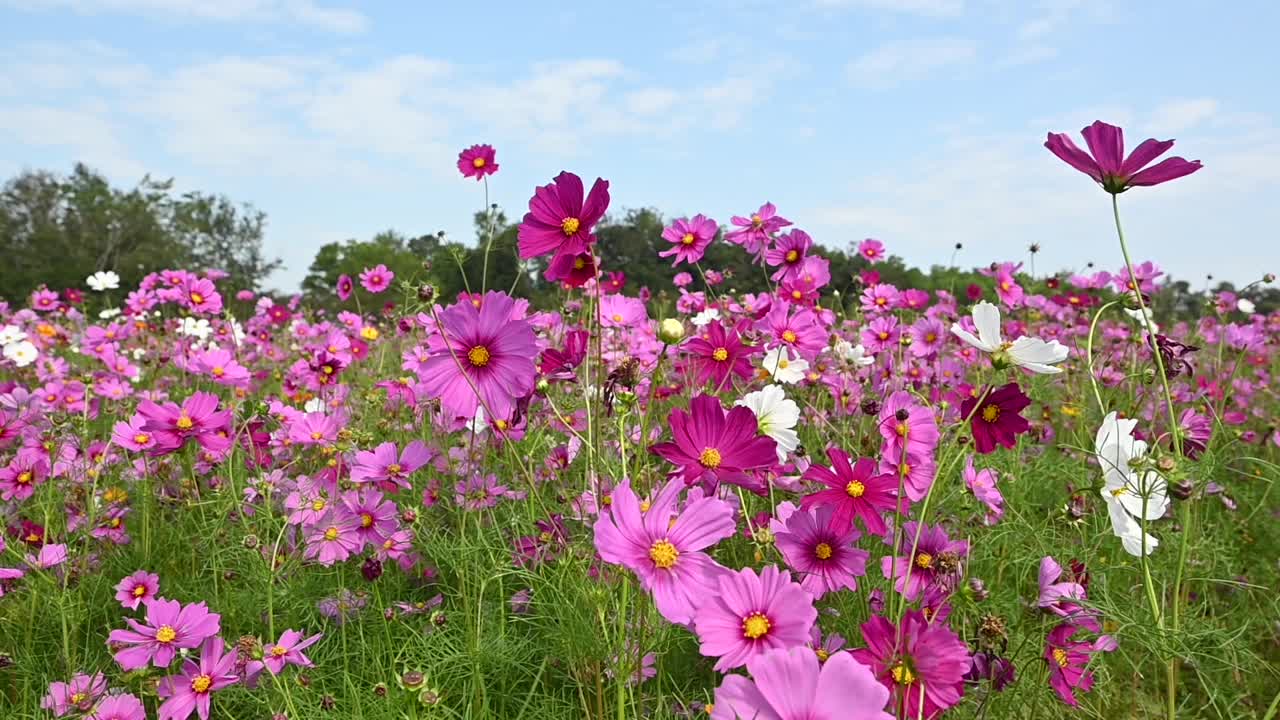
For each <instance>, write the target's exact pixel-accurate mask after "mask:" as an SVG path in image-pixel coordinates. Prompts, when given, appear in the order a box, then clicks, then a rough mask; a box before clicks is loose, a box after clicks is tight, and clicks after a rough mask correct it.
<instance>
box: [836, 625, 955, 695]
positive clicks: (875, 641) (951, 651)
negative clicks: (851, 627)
mask: <svg viewBox="0 0 1280 720" xmlns="http://www.w3.org/2000/svg"><path fill="white" fill-rule="evenodd" d="M862 638H863V640H864V641H865V642H866V643H867V647H865V648H861V649H858V650H854V651H853V656H854V658H856V659H857V660H858V661H860V662H862V663H865V664H866V665H868V666H870V667H871V670H872V672H873V673H875V676H876V678H877V679H878V680H880V682H881V683H883V684H884V686H885V687H887V688H889V691H890V693H891V694H892V699H891V701H890V705H889V709H890V710H891V711H892V712H893V714H894V716H895V717H903V718H917V717H925V718H936V717H938V716H939V715H941V714H942V711H943V710H946V709H947V708H949V707H951V706H953V705H955V704H956V703H958V702H960V698H961V697H963V696H964V674H965V672H967V671H968V670H969V649H968V647H966V646H965V644H964V642H963V641H962V640H960V638H958V637H956V635H955V633H953V632H951V630H950V629H949V628H948V627H947V626H946V625H943V624H940V623H939V624H931V623H930V622H929V621H928V620H927V619H926V618H925V616H924V613H923V612H921V611H919V610H908V611H907V614H906V615H905V616H904V617H903V618H902V626H901V628H895V627H894V626H893V624H892V623H890V622H889V621H888V620H886V619H884V618H883V617H881V616H879V615H875V616H872V618H871V619H870V620H868V621H867V622H865V623H863V624H862ZM922 696H923V707H922V706H921V700H922Z"/></svg>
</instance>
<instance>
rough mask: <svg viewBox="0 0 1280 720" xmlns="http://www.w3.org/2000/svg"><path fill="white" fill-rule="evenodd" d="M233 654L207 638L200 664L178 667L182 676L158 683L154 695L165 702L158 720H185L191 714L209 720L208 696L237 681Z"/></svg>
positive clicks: (188, 663)
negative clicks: (192, 712) (224, 650)
mask: <svg viewBox="0 0 1280 720" xmlns="http://www.w3.org/2000/svg"><path fill="white" fill-rule="evenodd" d="M235 665H236V652H235V650H231V651H229V652H225V653H224V652H223V645H222V638H218V637H215V638H210V639H209V641H208V642H206V643H205V644H204V647H202V648H201V649H200V661H199V662H198V663H197V662H193V661H191V660H187V661H185V662H183V663H182V672H181V673H179V674H177V675H170V676H169V677H166V678H164V679H162V680H161V681H160V684H159V686H158V687H157V688H156V692H157V693H158V694H159V695H160V697H162V698H166V699H165V701H164V702H163V703H161V704H160V711H159V715H158V718H159V720H186V719H187V718H188V717H190V716H191V711H193V710H194V711H195V712H196V714H197V715H199V716H200V720H209V698H210V695H211V694H212V693H213V692H215V691H217V690H221V689H223V688H225V687H227V686H229V685H234V684H236V683H237V682H238V681H239V678H238V677H237V676H236V674H235Z"/></svg>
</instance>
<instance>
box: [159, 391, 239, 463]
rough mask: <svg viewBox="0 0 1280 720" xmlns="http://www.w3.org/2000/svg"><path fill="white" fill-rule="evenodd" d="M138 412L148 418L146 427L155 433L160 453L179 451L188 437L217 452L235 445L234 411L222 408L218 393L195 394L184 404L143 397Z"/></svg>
mask: <svg viewBox="0 0 1280 720" xmlns="http://www.w3.org/2000/svg"><path fill="white" fill-rule="evenodd" d="M138 415H140V416H142V418H144V422H143V424H142V430H143V431H145V432H147V433H150V434H151V435H152V437H153V438H154V439H155V442H156V450H155V451H156V452H158V453H160V454H165V453H171V452H176V451H178V450H180V449H181V448H182V446H183V445H185V444H186V442H187V441H188V440H195V441H196V442H197V443H199V445H200V447H202V448H204V449H205V450H208V451H209V452H214V453H216V452H222V451H223V450H226V449H227V448H228V447H230V446H231V440H230V431H231V411H230V410H221V411H220V410H218V396H217V395H214V394H212V393H207V392H195V393H192V394H191V395H190V396H189V397H188V398H187V399H186V400H183V401H182V406H181V407H179V406H178V405H177V404H175V403H171V402H167V403H165V404H164V405H158V404H156V403H154V402H152V401H151V400H143V401H142V402H141V403H139V404H138ZM139 444H141V443H139Z"/></svg>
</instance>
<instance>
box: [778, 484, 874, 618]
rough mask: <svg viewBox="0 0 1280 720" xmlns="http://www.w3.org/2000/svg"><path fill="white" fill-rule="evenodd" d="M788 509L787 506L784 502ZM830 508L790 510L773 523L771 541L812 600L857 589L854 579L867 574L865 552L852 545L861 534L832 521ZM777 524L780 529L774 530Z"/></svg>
mask: <svg viewBox="0 0 1280 720" xmlns="http://www.w3.org/2000/svg"><path fill="white" fill-rule="evenodd" d="M784 505H788V506H790V503H784ZM836 512H837V510H836V508H834V507H831V506H829V505H828V506H824V507H819V508H817V509H816V510H793V511H792V512H791V514H790V515H788V516H787V517H786V518H785V519H783V518H782V517H781V515H782V512H781V508H779V513H778V514H779V519H780V520H782V522H781V523H774V524H773V527H774V533H773V536H774V542H775V543H776V544H777V546H778V551H779V552H781V553H782V557H783V559H785V560H786V561H787V565H788V566H790V567H791V569H792V570H795V571H796V572H797V573H800V574H801V576H802V577H803V578H804V579H803V580H802V581H801V582H800V587H802V588H804V589H805V592H808V593H809V594H810V595H813V597H814V599H815V600H820V599H822V596H823V595H826V594H827V593H829V592H837V591H839V590H845V589H847V590H857V589H858V578H860V577H862V576H863V575H866V574H867V558H868V557H870V556H871V554H870V553H868V552H867V551H866V550H862V549H860V548H858V547H855V546H854V543H856V542H857V541H858V538H859V537H861V533H859V532H858V530H857V528H855V527H853V526H852V525H840V524H837V523H836V522H835V521H834V516H835V514H836ZM778 525H781V527H777V526H778Z"/></svg>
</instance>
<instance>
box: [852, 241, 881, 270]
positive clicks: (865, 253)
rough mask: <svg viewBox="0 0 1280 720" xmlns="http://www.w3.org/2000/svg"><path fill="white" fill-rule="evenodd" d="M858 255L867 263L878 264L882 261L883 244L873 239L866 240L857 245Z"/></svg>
mask: <svg viewBox="0 0 1280 720" xmlns="http://www.w3.org/2000/svg"><path fill="white" fill-rule="evenodd" d="M858 254H859V255H861V256H862V257H864V258H866V259H867V262H869V263H872V264H874V263H878V262H880V261H881V260H883V259H884V243H882V242H880V241H879V240H876V239H874V238H867V239H866V240H863V241H862V242H860V243H858Z"/></svg>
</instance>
